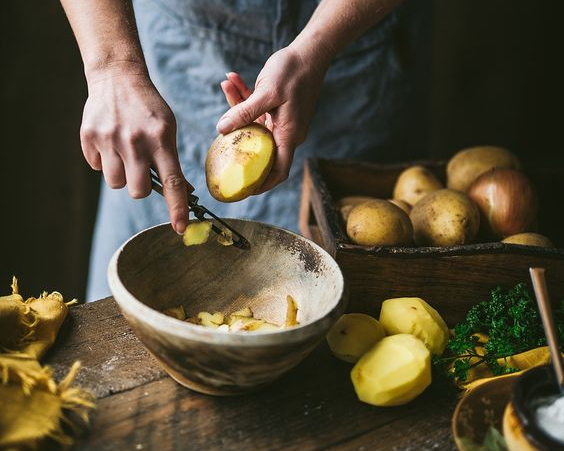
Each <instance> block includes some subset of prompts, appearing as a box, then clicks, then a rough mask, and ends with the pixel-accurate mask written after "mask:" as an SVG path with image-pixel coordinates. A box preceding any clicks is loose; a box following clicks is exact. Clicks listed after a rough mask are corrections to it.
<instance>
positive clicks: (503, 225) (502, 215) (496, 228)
mask: <svg viewBox="0 0 564 451" xmlns="http://www.w3.org/2000/svg"><path fill="white" fill-rule="evenodd" d="M468 195H469V196H470V198H471V199H472V200H473V201H474V202H475V203H476V205H477V206H478V208H479V209H480V213H481V215H482V218H481V219H482V220H481V224H482V230H483V232H485V234H486V235H490V236H493V237H497V238H504V237H507V236H510V235H515V234H516V233H522V232H530V231H532V230H533V228H534V226H535V224H536V219H537V209H538V202H537V196H536V193H535V191H534V189H533V185H532V184H531V182H530V181H529V179H528V178H527V176H526V175H525V174H523V173H522V172H519V171H516V170H514V169H492V170H490V171H488V172H486V173H484V174H482V175H481V176H479V177H478V178H477V179H476V180H475V181H474V182H473V183H472V185H471V186H470V188H469V190H468Z"/></svg>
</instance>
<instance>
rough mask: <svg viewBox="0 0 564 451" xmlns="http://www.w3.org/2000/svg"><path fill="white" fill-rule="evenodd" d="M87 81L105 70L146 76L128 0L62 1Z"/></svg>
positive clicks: (98, 76) (95, 77)
mask: <svg viewBox="0 0 564 451" xmlns="http://www.w3.org/2000/svg"><path fill="white" fill-rule="evenodd" d="M61 3H62V5H63V8H64V9H65V12H66V14H67V17H68V19H69V22H70V24H71V27H72V29H73V32H74V34H75V37H76V40H77V42H78V46H79V48H80V53H81V55H82V60H83V62H84V71H85V74H86V78H87V79H88V81H89V82H90V81H92V80H96V79H97V78H100V77H103V76H107V74H108V73H112V72H116V73H120V72H127V73H128V74H138V75H141V74H142V75H146V74H147V69H146V65H145V60H144V58H143V53H142V51H141V45H140V44H139V38H138V36H137V27H136V25H135V17H134V14H133V7H132V5H131V1H130V0H61Z"/></svg>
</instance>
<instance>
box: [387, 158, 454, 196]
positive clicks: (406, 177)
mask: <svg viewBox="0 0 564 451" xmlns="http://www.w3.org/2000/svg"><path fill="white" fill-rule="evenodd" d="M441 188H444V187H443V184H442V183H441V182H440V181H439V179H438V178H437V177H436V176H435V174H433V173H432V172H431V171H429V169H427V168H424V167H423V166H419V165H417V166H411V167H409V168H407V169H405V170H404V171H403V172H402V173H401V174H400V175H399V176H398V178H397V180H396V184H395V186H394V199H397V200H403V201H404V202H407V203H408V204H409V205H412V206H413V205H415V204H416V203H417V202H418V201H419V200H420V199H422V198H423V197H425V195H426V194H428V193H430V192H432V191H436V190H438V189H441Z"/></svg>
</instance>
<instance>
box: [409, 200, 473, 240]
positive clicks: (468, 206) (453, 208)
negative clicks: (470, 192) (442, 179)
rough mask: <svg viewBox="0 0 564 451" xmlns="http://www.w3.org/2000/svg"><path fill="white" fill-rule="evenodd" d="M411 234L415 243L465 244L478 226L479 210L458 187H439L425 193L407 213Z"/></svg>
mask: <svg viewBox="0 0 564 451" xmlns="http://www.w3.org/2000/svg"><path fill="white" fill-rule="evenodd" d="M409 217H410V219H411V223H412V224H413V238H414V240H415V244H417V245H419V246H456V245H459V244H468V243H470V242H472V240H473V239H474V238H475V237H476V234H477V233H478V230H479V228H480V212H479V210H478V207H477V206H476V204H475V203H474V202H472V200H471V199H470V198H469V197H468V196H467V195H466V194H465V193H462V192H460V191H454V190H450V189H441V190H438V191H433V192H432V193H429V194H427V195H426V196H425V197H424V198H423V199H421V200H420V201H419V202H417V204H415V205H414V207H413V209H412V210H411V214H410V215H409Z"/></svg>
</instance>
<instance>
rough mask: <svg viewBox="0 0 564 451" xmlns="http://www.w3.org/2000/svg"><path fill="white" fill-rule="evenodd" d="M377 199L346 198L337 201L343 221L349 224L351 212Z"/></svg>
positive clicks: (366, 197)
mask: <svg viewBox="0 0 564 451" xmlns="http://www.w3.org/2000/svg"><path fill="white" fill-rule="evenodd" d="M375 199H376V198H375V197H369V196H345V197H341V198H340V199H339V200H338V201H337V209H338V210H339V212H340V213H341V217H342V218H343V221H345V222H347V219H348V217H349V214H350V212H351V210H352V209H353V208H354V207H356V206H357V205H358V204H362V203H364V202H367V201H369V200H375Z"/></svg>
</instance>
